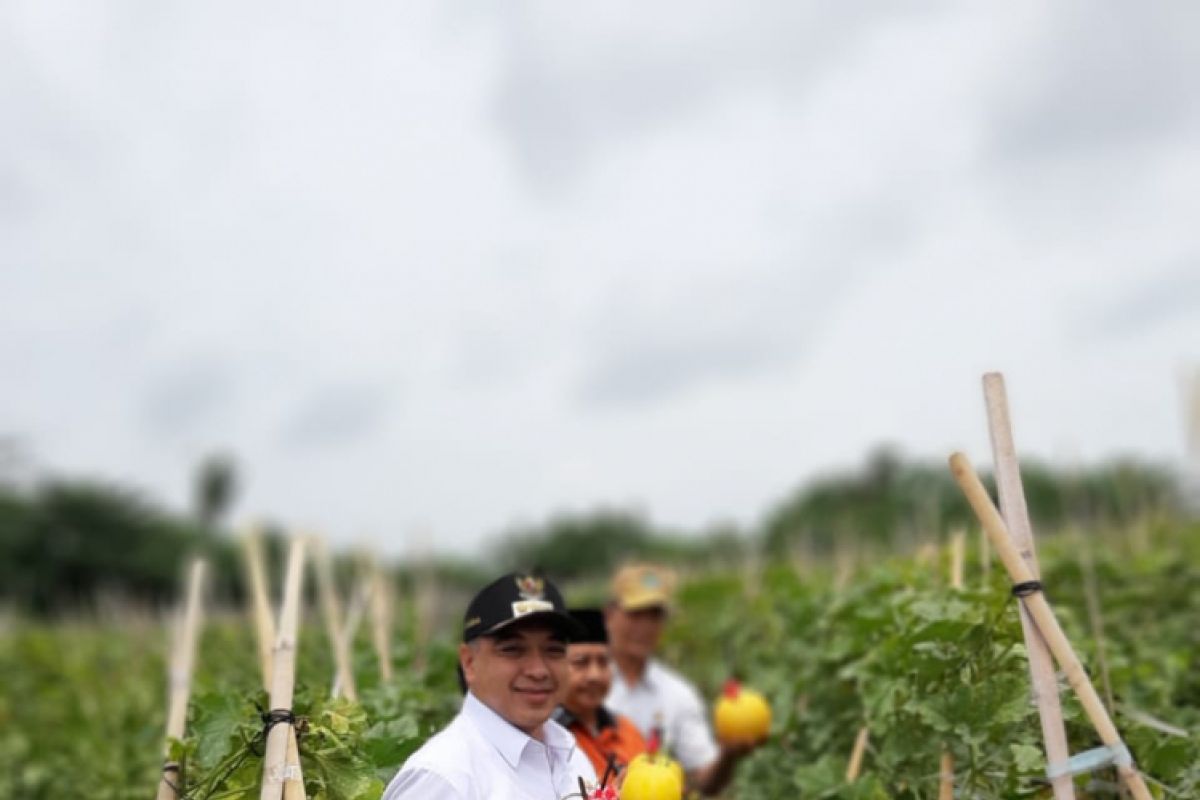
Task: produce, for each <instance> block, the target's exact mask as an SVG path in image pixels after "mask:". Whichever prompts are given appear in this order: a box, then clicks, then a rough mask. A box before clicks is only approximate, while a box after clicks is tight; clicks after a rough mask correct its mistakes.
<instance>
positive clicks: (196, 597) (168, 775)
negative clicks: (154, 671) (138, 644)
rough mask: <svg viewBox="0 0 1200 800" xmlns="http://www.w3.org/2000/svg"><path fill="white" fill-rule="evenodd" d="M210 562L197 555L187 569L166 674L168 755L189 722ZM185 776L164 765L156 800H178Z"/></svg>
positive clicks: (170, 763)
mask: <svg viewBox="0 0 1200 800" xmlns="http://www.w3.org/2000/svg"><path fill="white" fill-rule="evenodd" d="M206 568H207V565H206V563H205V561H204V559H201V558H197V559H195V560H193V561H192V563H191V566H190V567H189V568H188V584H187V601H186V605H185V606H184V612H183V617H182V618H181V619H180V620H179V624H178V626H177V627H176V629H175V636H174V643H173V645H172V647H171V651H172V652H171V667H170V670H169V672H168V673H167V692H168V696H169V700H168V703H167V744H166V756H167V758H168V759H169V758H170V755H171V740H172V739H182V738H183V732H184V726H185V724H186V723H187V707H188V698H189V696H190V695H191V690H192V669H193V667H194V666H195V663H196V639H197V637H198V636H199V633H200V623H201V621H202V618H203V615H204V609H203V608H202V603H201V600H202V595H203V592H204V573H205V570H206ZM181 777H182V774H181V770H180V765H179V764H178V763H176V762H174V761H167V762H166V763H165V764H163V771H162V778H161V780H160V781H159V783H158V793H157V795H156V797H157V800H176V798H177V797H178V796H179V793H178V791H177V789H178V788H179V781H180V778H181Z"/></svg>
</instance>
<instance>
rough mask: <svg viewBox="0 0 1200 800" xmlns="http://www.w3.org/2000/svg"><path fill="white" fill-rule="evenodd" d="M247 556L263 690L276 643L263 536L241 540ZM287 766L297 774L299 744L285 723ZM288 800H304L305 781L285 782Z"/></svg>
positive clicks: (254, 534)
mask: <svg viewBox="0 0 1200 800" xmlns="http://www.w3.org/2000/svg"><path fill="white" fill-rule="evenodd" d="M242 546H243V549H244V551H245V556H246V571H247V573H248V577H249V580H250V601H251V607H252V609H253V611H254V630H255V631H256V632H257V634H258V654H259V663H260V666H261V667H262V682H263V689H264V690H265V691H266V692H267V693H268V694H269V693H270V691H271V676H272V670H271V662H272V658H271V651H272V649H273V648H274V646H275V620H274V618H273V617H272V616H271V601H270V599H269V597H270V590H269V589H268V588H267V570H266V567H265V566H264V564H263V555H262V535H261V534H260V533H259V531H258V530H252V531H250V533H248V534H247V535H246V537H245V538H244V539H243V540H242ZM286 758H287V767H289V768H292V767H294V768H295V770H294V771H295V773H296V774H300V746H299V744H298V743H297V742H296V729H295V728H293V727H292V726H290V725H289V726H288V742H287V757H286ZM283 791H284V797H285V798H287V800H304V796H305V792H304V782H303V781H288V782H287V783H285V784H284V789H283Z"/></svg>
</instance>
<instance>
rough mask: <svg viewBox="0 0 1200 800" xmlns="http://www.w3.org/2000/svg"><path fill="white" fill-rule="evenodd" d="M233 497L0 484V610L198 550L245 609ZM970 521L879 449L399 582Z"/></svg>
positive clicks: (1096, 497)
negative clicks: (699, 522) (667, 520)
mask: <svg viewBox="0 0 1200 800" xmlns="http://www.w3.org/2000/svg"><path fill="white" fill-rule="evenodd" d="M1022 475H1023V479H1024V484H1025V492H1026V498H1027V501H1028V505H1029V509H1030V514H1031V516H1032V518H1033V519H1034V521H1035V525H1037V526H1038V527H1039V529H1041V530H1049V529H1053V528H1056V527H1059V526H1062V525H1064V524H1066V523H1068V522H1078V523H1081V524H1084V525H1096V524H1104V525H1109V524H1115V525H1121V524H1125V523H1128V522H1129V521H1131V520H1134V519H1136V518H1138V517H1141V516H1144V515H1146V514H1149V513H1159V514H1166V515H1176V514H1181V513H1182V510H1181V500H1180V495H1181V492H1180V484H1179V480H1178V478H1177V476H1176V475H1175V474H1174V473H1173V472H1172V471H1171V470H1170V469H1168V468H1166V467H1164V466H1162V465H1158V464H1152V463H1146V462H1139V461H1133V460H1124V461H1112V462H1107V463H1103V464H1097V465H1093V466H1087V467H1081V468H1079V469H1075V470H1070V471H1068V470H1064V469H1061V468H1056V467H1053V466H1050V465H1047V464H1041V463H1037V462H1030V461H1026V462H1025V463H1024V464H1023V466H1022ZM235 494H236V476H235V474H234V471H233V470H232V467H231V465H229V464H228V463H221V462H219V461H210V462H206V464H204V465H202V467H201V469H200V470H198V474H197V480H196V492H195V497H196V503H195V506H196V507H195V508H194V509H193V511H192V513H190V514H183V513H178V512H173V511H170V510H168V509H166V508H164V507H162V506H160V505H158V504H156V503H153V502H152V501H150V500H149V499H147V498H146V497H145V496H143V495H141V494H139V493H137V492H135V491H132V490H129V489H127V488H124V487H119V486H114V485H110V484H104V483H99V482H95V481H81V480H61V479H60V480H47V481H43V482H40V483H36V484H33V485H28V486H19V485H16V484H5V483H0V606H6V607H9V608H13V609H16V610H19V611H22V612H25V613H33V614H39V615H52V614H60V613H67V612H72V611H77V610H83V609H88V608H91V607H93V606H94V604H95V603H96V602H97V598H105V597H111V598H115V599H117V600H121V601H128V602H132V603H137V604H141V605H151V606H153V605H163V604H166V603H169V602H171V601H172V600H173V598H174V597H175V596H176V593H177V591H178V585H179V569H180V565H181V564H182V563H183V561H184V557H185V556H186V555H188V554H190V553H204V554H205V555H207V556H208V558H209V559H210V561H211V562H212V563H213V566H214V569H213V571H212V574H213V576H214V579H213V587H212V589H213V591H214V593H215V594H216V596H217V597H219V598H221V599H226V600H229V601H231V602H239V601H240V600H241V599H242V596H243V574H242V569H241V562H240V554H239V552H238V546H239V545H238V542H237V540H236V539H235V538H234V537H233V536H231V535H229V534H228V533H227V532H224V531H222V530H221V528H220V524H219V520H220V518H221V516H222V514H223V512H224V510H225V509H226V508H227V507H228V505H229V504H230V503H231V502H232V498H233V497H234V495H235ZM971 521H972V517H971V515H970V511H969V509H968V508H967V506H966V504H965V503H964V501H963V500H962V498H961V496H960V494H959V492H958V490H957V488H956V487H955V485H954V483H953V481H952V480H951V479H950V477H949V474H948V472H947V470H946V467H945V465H943V464H940V463H935V462H927V461H920V460H910V459H905V458H903V457H901V456H900V455H899V454H897V453H896V452H894V451H891V450H886V449H881V450H878V451H876V452H874V453H872V454H871V455H870V456H869V457H868V458H867V459H866V460H865V461H864V462H863V463H862V464H860V465H859V466H858V467H856V468H853V469H848V470H844V471H842V472H838V473H832V474H828V475H825V476H822V477H819V478H817V479H815V480H811V481H808V482H806V483H805V484H803V485H802V486H799V487H798V488H796V489H795V490H794V491H793V492H791V493H790V494H788V495H787V496H785V497H783V498H781V500H780V501H778V502H777V503H775V504H773V505H772V506H771V507H770V508H769V509H767V511H766V513H765V514H764V515H763V516H762V518H761V519H760V520H758V521H756V522H754V523H752V524H750V525H748V526H743V527H737V526H734V525H723V526H716V527H712V528H709V529H704V530H691V531H687V530H677V529H668V528H666V527H664V526H661V525H658V524H656V523H654V522H653V521H652V520H651V519H650V518H649V517H648V516H647V515H645V514H644V513H640V512H637V511H630V510H628V509H621V508H601V509H597V510H593V511H590V512H584V513H575V514H560V515H556V516H553V517H551V518H549V519H547V520H544V521H542V522H538V523H535V524H529V525H523V526H512V527H509V528H507V529H504V530H502V531H501V532H500V533H499V534H497V535H494V536H493V538H492V542H493V543H492V544H491V545H490V546H489V547H488V548H486V551H485V552H481V553H480V554H479V555H478V557H477V558H474V559H457V560H455V559H448V558H444V559H441V560H438V561H436V562H435V563H433V564H431V565H420V566H418V565H415V564H411V563H409V564H398V565H396V568H395V572H396V576H397V578H398V580H399V581H401V582H402V583H409V582H412V581H414V580H416V577H415V573H416V572H417V571H418V570H419V569H431V570H432V571H433V572H434V574H435V576H436V577H437V579H438V580H439V581H440V582H442V583H443V584H446V585H452V586H453V585H457V586H462V587H464V588H468V589H469V588H470V587H472V586H477V585H478V584H479V583H480V582H481V581H482V580H483V579H485V578H486V577H487V576H488V574H489V573H490V572H492V571H494V570H495V568H496V565H499V564H503V565H506V566H510V567H513V568H517V567H522V568H531V567H536V568H540V569H542V570H543V571H545V572H546V573H547V574H550V575H554V576H555V577H559V578H565V579H569V578H586V577H589V576H599V575H601V574H605V573H608V572H609V571H610V570H611V569H612V568H613V567H615V566H616V565H617V564H618V563H619V562H620V561H622V560H625V559H628V558H633V557H637V558H649V559H656V560H663V561H668V562H671V563H676V564H687V563H694V564H706V563H724V564H728V563H731V562H733V561H735V560H736V559H738V558H740V557H742V556H743V555H744V554H745V553H746V552H747V551H750V550H754V551H757V552H761V553H764V554H766V555H769V556H780V555H787V554H789V553H793V552H795V551H796V550H797V549H798V548H802V549H803V550H804V552H805V553H808V554H812V555H815V556H817V557H821V556H823V555H829V554H832V553H834V552H836V551H837V550H838V549H839V548H840V547H843V546H846V545H847V544H851V545H854V546H860V545H862V546H872V547H880V548H897V547H905V546H907V545H910V544H915V543H918V542H921V541H929V540H930V539H933V538H937V537H939V536H941V535H943V534H944V533H945V532H946V531H948V530H951V529H953V528H954V527H957V526H964V525H970V524H971ZM265 544H266V553H267V557H268V559H269V560H270V561H272V562H274V566H275V569H276V570H278V569H279V565H280V564H281V563H282V559H283V553H284V541H283V537H282V535H281V534H280V533H279V532H278V531H274V530H271V529H269V528H268V529H267V531H266V535H265ZM336 561H337V569H338V570H340V571H342V572H351V571H353V570H354V569H355V563H354V556H353V554H350V553H343V554H340V556H339V557H338V558H337V560H336Z"/></svg>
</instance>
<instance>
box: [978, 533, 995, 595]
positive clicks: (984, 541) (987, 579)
mask: <svg viewBox="0 0 1200 800" xmlns="http://www.w3.org/2000/svg"><path fill="white" fill-rule="evenodd" d="M979 566H980V567H981V568H982V573H983V578H982V580H983V588H984V589H986V588H987V587H988V585H989V584H990V583H991V581H992V543H991V542H990V541H988V537H987V531H985V530H984V529H983V528H980V529H979Z"/></svg>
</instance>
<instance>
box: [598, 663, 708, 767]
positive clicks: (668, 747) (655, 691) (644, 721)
mask: <svg viewBox="0 0 1200 800" xmlns="http://www.w3.org/2000/svg"><path fill="white" fill-rule="evenodd" d="M604 705H606V706H607V707H608V709H609V710H610V711H613V712H616V713H617V714H624V715H625V716H627V717H629V719H630V720H632V721H633V724H634V725H635V726H637V729H638V730H639V731H641V733H642V736H644V737H646V739H647V740H649V739H650V734H651V732H652V731H653V729H654V728H661V729H662V734H663V741H662V743H661V745H662V749H663V750H664V751H665V752H667V753H669V754H671V755H672V756H674V757H675V758H676V759H677V760H678V761H679V763H680V764H682V765H683V768H684V769H685V770H686V771H688V772H691V771H692V770H696V769H700V768H701V767H706V766H708V765H709V764H711V763H712V762H713V761H715V760H716V758H717V755H718V752H719V751H718V749H717V743H716V742H715V741H714V740H713V736H712V731H711V730H710V729H709V727H708V712H707V711H706V710H705V706H704V701H703V700H701V699H700V694H699V692H697V691H696V689H695V688H694V687H693V686H692V685H691V684H690V683H688V682H687V679H685V678H684V677H683V676H682V675H680V674H679V673H677V672H675V671H674V670H672V669H670V668H669V667H666V666H663V665H662V664H661V663H659V662H658V661H656V660H655V659H653V658H652V659H650V660H649V661H648V662H647V663H646V671H645V672H644V673H642V678H641V680H639V681H638V682H637V683H635V684H633V685H630V684H628V683H626V682H625V676H624V675H623V674H621V670H619V669H614V670H613V682H612V688H611V689H609V690H608V698H607V699H606V700H605V701H604Z"/></svg>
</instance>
